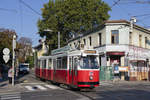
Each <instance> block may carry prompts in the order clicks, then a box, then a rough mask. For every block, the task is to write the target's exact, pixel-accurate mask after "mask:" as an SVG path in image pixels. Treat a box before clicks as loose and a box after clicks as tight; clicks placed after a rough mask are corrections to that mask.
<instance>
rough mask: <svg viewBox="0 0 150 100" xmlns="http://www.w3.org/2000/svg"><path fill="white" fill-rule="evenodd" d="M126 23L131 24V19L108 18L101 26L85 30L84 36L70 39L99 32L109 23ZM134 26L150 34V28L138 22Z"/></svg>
mask: <svg viewBox="0 0 150 100" xmlns="http://www.w3.org/2000/svg"><path fill="white" fill-rule="evenodd" d="M113 23H114V24H117V23H118V24H123V23H124V24H126V25H127V26H130V22H129V21H127V20H123V19H121V20H107V21H105V22H104V24H102V25H100V26H98V27H96V28H93V29H92V30H88V31H86V32H84V33H83V36H77V37H75V38H72V39H70V40H69V42H71V41H74V40H77V39H79V38H80V37H84V36H86V35H89V34H92V33H94V32H97V31H99V30H101V29H103V28H104V27H105V26H106V25H108V24H113ZM133 27H134V28H135V29H138V30H140V31H143V32H145V33H148V34H150V30H148V29H146V28H144V27H141V26H139V25H136V24H133Z"/></svg>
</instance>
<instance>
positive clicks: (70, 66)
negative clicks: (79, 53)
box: [69, 57, 72, 69]
mask: <svg viewBox="0 0 150 100" xmlns="http://www.w3.org/2000/svg"><path fill="white" fill-rule="evenodd" d="M69 69H72V57H69Z"/></svg>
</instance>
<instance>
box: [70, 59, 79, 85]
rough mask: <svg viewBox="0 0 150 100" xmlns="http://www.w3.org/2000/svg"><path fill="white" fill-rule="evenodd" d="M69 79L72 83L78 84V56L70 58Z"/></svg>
mask: <svg viewBox="0 0 150 100" xmlns="http://www.w3.org/2000/svg"><path fill="white" fill-rule="evenodd" d="M69 63H70V64H69V77H70V78H69V79H70V83H71V84H72V85H77V58H75V57H70V58H69Z"/></svg>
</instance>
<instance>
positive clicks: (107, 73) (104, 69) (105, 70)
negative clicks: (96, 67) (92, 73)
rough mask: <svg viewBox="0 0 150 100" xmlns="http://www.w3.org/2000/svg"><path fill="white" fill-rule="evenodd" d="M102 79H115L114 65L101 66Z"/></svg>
mask: <svg viewBox="0 0 150 100" xmlns="http://www.w3.org/2000/svg"><path fill="white" fill-rule="evenodd" d="M99 75H100V77H99V78H100V79H99V80H100V81H104V80H113V69H112V66H101V67H100V73H99Z"/></svg>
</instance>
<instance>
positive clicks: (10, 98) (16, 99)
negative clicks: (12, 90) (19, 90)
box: [1, 94, 21, 100]
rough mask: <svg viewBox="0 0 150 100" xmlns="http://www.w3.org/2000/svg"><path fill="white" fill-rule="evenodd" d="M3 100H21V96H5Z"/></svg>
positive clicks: (2, 97)
mask: <svg viewBox="0 0 150 100" xmlns="http://www.w3.org/2000/svg"><path fill="white" fill-rule="evenodd" d="M1 100H21V95H20V94H4V95H2V96H1Z"/></svg>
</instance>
